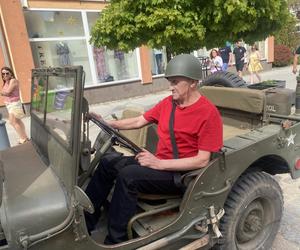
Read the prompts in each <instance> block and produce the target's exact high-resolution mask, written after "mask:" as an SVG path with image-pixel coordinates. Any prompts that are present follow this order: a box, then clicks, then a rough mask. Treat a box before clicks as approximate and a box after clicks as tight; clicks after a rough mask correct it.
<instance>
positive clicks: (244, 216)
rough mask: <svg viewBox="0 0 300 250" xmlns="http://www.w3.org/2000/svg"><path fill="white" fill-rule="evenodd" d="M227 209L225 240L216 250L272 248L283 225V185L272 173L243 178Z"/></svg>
mask: <svg viewBox="0 0 300 250" xmlns="http://www.w3.org/2000/svg"><path fill="white" fill-rule="evenodd" d="M224 208H225V215H224V216H223V217H222V219H221V221H220V230H221V233H222V235H223V237H222V238H220V239H219V242H218V244H217V245H216V246H215V247H214V249H220V250H259V249H271V247H272V244H273V241H274V239H275V236H276V234H277V232H278V229H279V226H280V220H281V217H282V211H283V197H282V191H281V188H280V186H279V184H278V183H277V182H276V181H275V180H274V179H273V178H272V177H271V176H270V175H269V174H267V173H264V172H249V173H246V174H244V175H242V176H241V177H240V178H239V180H238V181H237V183H236V184H235V185H234V187H233V188H232V191H231V192H230V194H229V196H228V198H227V201H226V203H225V206H224ZM250 223H252V224H250Z"/></svg>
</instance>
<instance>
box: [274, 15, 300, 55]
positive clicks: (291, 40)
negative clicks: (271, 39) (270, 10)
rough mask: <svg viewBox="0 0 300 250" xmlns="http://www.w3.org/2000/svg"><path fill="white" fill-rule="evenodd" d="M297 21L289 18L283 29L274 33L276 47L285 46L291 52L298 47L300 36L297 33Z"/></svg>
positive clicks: (291, 17)
mask: <svg viewBox="0 0 300 250" xmlns="http://www.w3.org/2000/svg"><path fill="white" fill-rule="evenodd" d="M296 24H297V20H296V18H295V17H293V16H290V17H289V18H288V20H287V22H286V23H285V24H284V25H283V27H282V28H281V29H280V30H279V31H277V32H275V34H274V36H275V43H276V44H278V45H285V46H287V47H289V48H290V49H292V50H295V49H296V48H297V47H298V46H299V41H300V36H299V34H298V32H297V27H296Z"/></svg>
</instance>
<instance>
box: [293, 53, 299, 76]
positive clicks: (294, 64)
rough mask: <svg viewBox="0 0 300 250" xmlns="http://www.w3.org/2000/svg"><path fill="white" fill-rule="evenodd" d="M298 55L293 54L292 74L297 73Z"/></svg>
mask: <svg viewBox="0 0 300 250" xmlns="http://www.w3.org/2000/svg"><path fill="white" fill-rule="evenodd" d="M298 56H299V55H298V54H295V55H294V61H293V70H292V72H293V73H294V74H296V73H297V65H298Z"/></svg>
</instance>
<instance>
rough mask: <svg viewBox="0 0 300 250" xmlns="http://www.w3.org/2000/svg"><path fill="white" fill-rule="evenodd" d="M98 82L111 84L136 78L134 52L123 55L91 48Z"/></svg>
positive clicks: (120, 52) (115, 51)
mask: <svg viewBox="0 0 300 250" xmlns="http://www.w3.org/2000/svg"><path fill="white" fill-rule="evenodd" d="M93 54H94V60H95V68H96V72H97V81H98V82H111V81H116V80H125V79H130V78H136V77H138V68H137V61H136V53H135V51H133V52H129V53H124V52H122V51H120V50H113V51H112V50H106V49H105V48H104V47H101V48H93Z"/></svg>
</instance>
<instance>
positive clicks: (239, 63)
mask: <svg viewBox="0 0 300 250" xmlns="http://www.w3.org/2000/svg"><path fill="white" fill-rule="evenodd" d="M246 52H247V51H246V49H245V47H243V45H242V40H238V41H237V42H236V47H235V48H234V50H233V54H234V57H235V67H236V71H237V73H238V75H239V76H240V77H242V76H243V69H244V64H245V59H246V56H247V53H246Z"/></svg>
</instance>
